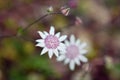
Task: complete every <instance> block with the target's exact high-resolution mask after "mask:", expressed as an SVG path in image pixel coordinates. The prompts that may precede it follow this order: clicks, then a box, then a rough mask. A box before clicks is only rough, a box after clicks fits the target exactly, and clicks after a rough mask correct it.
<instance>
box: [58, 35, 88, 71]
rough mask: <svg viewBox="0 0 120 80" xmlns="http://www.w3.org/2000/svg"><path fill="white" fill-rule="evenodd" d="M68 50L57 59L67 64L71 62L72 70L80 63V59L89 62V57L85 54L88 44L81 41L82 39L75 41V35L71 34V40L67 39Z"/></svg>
mask: <svg viewBox="0 0 120 80" xmlns="http://www.w3.org/2000/svg"><path fill="white" fill-rule="evenodd" d="M65 45H66V50H65V51H64V52H61V54H60V56H59V57H58V58H57V61H63V60H64V63H65V64H68V63H69V68H70V70H74V68H75V64H77V65H80V61H82V62H87V61H88V59H87V58H86V57H85V56H84V54H86V53H87V50H86V49H84V48H85V47H86V46H87V44H86V43H80V40H76V41H75V36H74V35H71V37H70V42H69V41H68V40H66V41H65Z"/></svg>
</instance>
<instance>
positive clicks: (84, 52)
mask: <svg viewBox="0 0 120 80" xmlns="http://www.w3.org/2000/svg"><path fill="white" fill-rule="evenodd" d="M87 52H88V51H87V50H84V49H82V50H80V54H86V53H87Z"/></svg>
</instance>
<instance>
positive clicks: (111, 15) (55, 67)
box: [0, 0, 120, 80]
mask: <svg viewBox="0 0 120 80" xmlns="http://www.w3.org/2000/svg"><path fill="white" fill-rule="evenodd" d="M49 6H53V8H54V12H60V7H62V6H67V7H70V8H71V10H70V14H69V15H68V16H64V15H61V14H58V15H57V14H56V15H50V16H47V17H45V18H44V19H42V20H41V21H39V22H37V23H35V24H33V25H32V26H31V27H29V28H27V29H26V30H25V31H23V29H24V28H25V27H26V26H28V25H29V24H30V23H32V22H34V21H35V20H37V19H38V18H40V17H41V16H43V15H45V14H47V13H48V12H47V8H48V7H49ZM76 16H78V17H80V19H81V20H82V23H80V24H78V25H75V24H74V23H75V20H76V19H75V17H76ZM51 25H53V26H55V28H56V32H57V31H61V32H62V34H67V35H70V34H74V35H75V36H76V38H80V39H81V41H86V42H87V43H88V47H87V49H88V50H89V51H88V54H87V55H86V56H87V57H88V59H89V62H88V63H85V64H82V65H81V66H76V69H75V70H74V71H70V70H69V68H68V65H63V63H62V62H57V61H56V58H55V56H54V57H53V58H52V59H49V58H48V55H47V54H45V55H43V56H40V52H41V50H42V49H41V48H39V47H35V44H36V43H35V40H36V39H38V38H40V36H39V35H38V34H37V31H38V30H40V31H43V30H45V31H49V28H50V26H51ZM88 64H89V66H88ZM86 65H87V66H86ZM0 80H120V0H0Z"/></svg>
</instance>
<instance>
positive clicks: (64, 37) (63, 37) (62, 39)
mask: <svg viewBox="0 0 120 80" xmlns="http://www.w3.org/2000/svg"><path fill="white" fill-rule="evenodd" d="M66 38H67V36H66V35H63V36H61V37H60V38H59V40H60V41H64V40H65V39H66Z"/></svg>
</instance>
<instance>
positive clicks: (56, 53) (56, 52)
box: [53, 49, 59, 57]
mask: <svg viewBox="0 0 120 80" xmlns="http://www.w3.org/2000/svg"><path fill="white" fill-rule="evenodd" d="M53 52H54V53H55V55H56V57H58V56H59V53H58V50H57V49H55V50H54V51H53Z"/></svg>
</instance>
